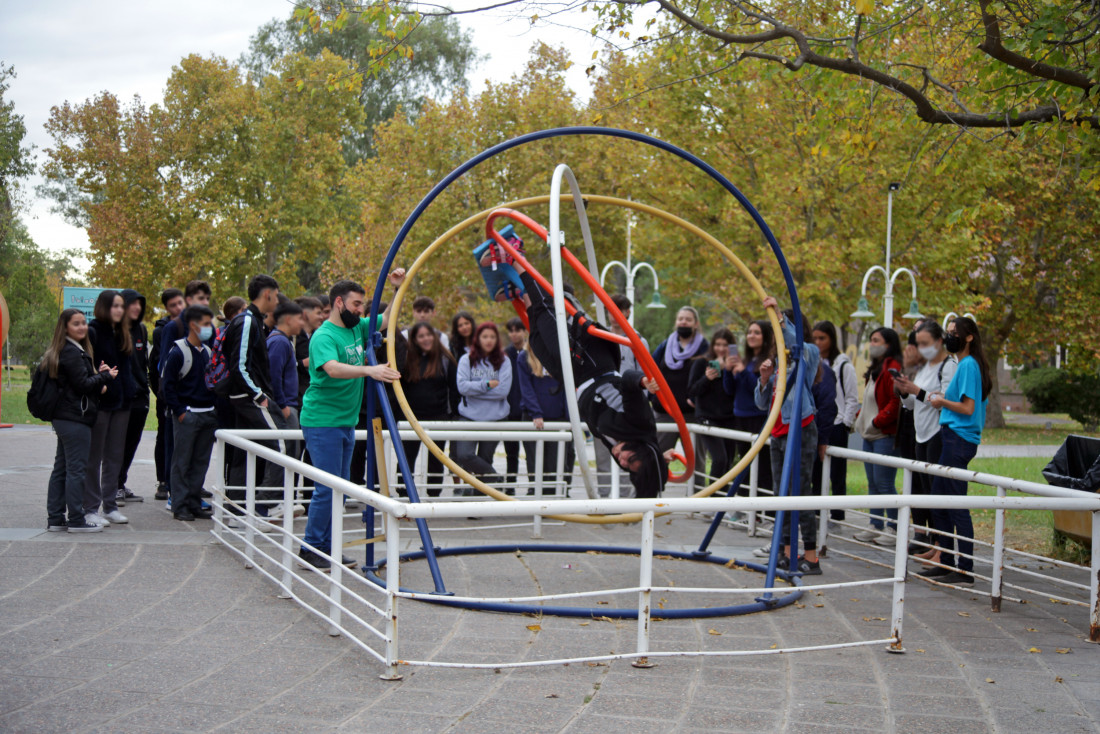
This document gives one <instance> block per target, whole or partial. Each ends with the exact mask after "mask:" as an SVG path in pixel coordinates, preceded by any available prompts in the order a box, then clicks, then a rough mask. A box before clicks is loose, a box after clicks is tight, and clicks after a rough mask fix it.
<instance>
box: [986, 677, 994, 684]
mask: <svg viewBox="0 0 1100 734" xmlns="http://www.w3.org/2000/svg"><path fill="white" fill-rule="evenodd" d="M985 682H986V683H996V682H997V681H995V680H993V679H992V678H986V679H985Z"/></svg>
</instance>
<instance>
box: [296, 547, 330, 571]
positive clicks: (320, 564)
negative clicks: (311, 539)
mask: <svg viewBox="0 0 1100 734" xmlns="http://www.w3.org/2000/svg"><path fill="white" fill-rule="evenodd" d="M298 565H300V566H301V567H302V568H315V569H317V570H318V571H329V570H331V569H332V564H331V563H329V562H328V560H327V559H325V558H322V557H321V556H319V555H317V554H316V553H314V552H313V551H311V550H307V549H306V548H302V549H301V550H299V551H298Z"/></svg>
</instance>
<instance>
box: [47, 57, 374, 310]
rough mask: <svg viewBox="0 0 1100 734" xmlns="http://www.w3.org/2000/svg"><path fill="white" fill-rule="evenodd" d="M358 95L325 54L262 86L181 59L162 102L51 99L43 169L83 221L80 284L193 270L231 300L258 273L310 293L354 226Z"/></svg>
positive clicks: (147, 288) (182, 275)
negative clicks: (349, 159) (350, 145)
mask: <svg viewBox="0 0 1100 734" xmlns="http://www.w3.org/2000/svg"><path fill="white" fill-rule="evenodd" d="M359 91H360V90H359V77H358V75H357V74H356V73H354V69H352V68H351V67H350V66H349V64H348V63H347V62H346V61H345V60H343V59H341V58H340V57H338V56H334V55H333V54H331V53H329V52H327V51H325V52H322V54H321V55H320V56H319V57H318V58H307V57H305V56H303V55H300V54H299V55H292V56H287V57H284V58H283V59H280V60H279V61H278V62H277V63H276V65H275V67H274V68H273V70H272V73H271V74H269V75H268V76H266V77H264V78H263V79H262V80H259V82H256V81H254V80H252V79H249V78H247V77H246V76H245V75H244V73H243V72H242V71H241V70H240V69H239V68H238V67H237V66H235V65H234V64H231V63H229V62H227V61H225V60H224V59H220V58H216V57H215V58H202V57H199V56H188V57H187V58H185V59H183V60H182V61H181V62H180V64H179V66H177V67H175V68H174V69H173V71H172V75H171V76H170V77H169V79H168V83H167V87H166V89H165V95H164V102H163V104H154V105H151V106H149V107H146V106H145V105H144V104H143V103H142V102H141V100H140V99H137V98H135V100H134V101H133V102H131V103H130V104H129V105H122V104H121V103H120V102H119V100H118V99H117V98H116V97H115V96H114V95H112V94H110V93H107V92H104V93H102V94H100V95H99V96H97V97H96V98H94V99H91V100H88V101H86V102H84V103H82V104H76V105H73V104H70V103H67V102H66V103H65V104H63V105H61V106H59V107H55V108H54V109H53V111H52V114H51V117H50V120H49V122H48V123H47V130H48V132H49V133H50V135H51V136H52V138H53V141H54V145H53V147H51V148H50V149H48V150H47V151H46V152H47V156H48V160H47V162H46V165H45V168H44V172H45V175H46V177H47V179H48V180H51V181H53V182H54V183H55V184H57V185H58V186H57V189H56V190H57V191H60V192H61V193H62V194H64V197H63V201H61V202H59V203H62V204H65V205H67V206H70V207H72V206H73V205H74V199H75V206H76V207H78V208H79V211H80V213H81V215H82V216H83V217H86V218H87V231H88V237H89V239H90V240H91V251H90V252H89V258H90V259H91V261H92V268H91V272H90V277H91V279H92V280H93V281H95V282H111V283H125V284H127V285H129V286H131V287H134V288H137V289H139V290H141V291H142V292H146V293H156V292H159V291H160V290H161V289H162V288H164V287H165V285H166V284H168V283H183V282H186V281H188V280H191V279H194V278H203V279H206V280H209V281H210V282H211V284H212V285H213V286H214V289H215V292H216V293H219V294H225V295H229V294H235V293H239V292H240V291H241V290H242V289H243V288H244V285H245V283H246V281H247V279H248V278H249V277H250V276H251V275H254V274H255V273H257V272H267V273H271V274H274V275H275V276H276V277H277V278H278V279H279V280H280V281H281V282H282V283H283V284H284V285H285V288H286V289H287V290H288V291H291V292H295V291H301V290H307V289H316V288H317V287H318V283H317V270H318V267H319V265H318V264H319V262H321V261H323V259H324V257H325V253H326V252H327V251H328V248H329V245H330V243H331V242H333V241H334V240H336V239H338V238H339V237H340V236H341V235H342V234H343V233H344V232H345V230H346V228H347V227H348V226H349V222H351V221H353V216H354V215H353V212H354V209H353V208H352V206H351V202H350V200H349V199H348V198H347V196H346V192H345V187H344V176H345V172H346V168H347V165H346V163H345V161H344V157H343V154H342V142H343V141H344V140H345V139H346V138H347V137H348V136H349V135H354V134H356V133H357V132H358V130H359V129H360V125H361V123H362V108H361V107H360V105H359V96H358V95H359ZM74 192H75V194H76V196H75V197H74V196H72V194H73V193H74Z"/></svg>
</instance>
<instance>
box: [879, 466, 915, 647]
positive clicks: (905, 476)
mask: <svg viewBox="0 0 1100 734" xmlns="http://www.w3.org/2000/svg"><path fill="white" fill-rule="evenodd" d="M912 491H913V472H912V470H911V469H903V470H902V474H901V494H902V496H904V497H908V496H910V494H912ZM911 511H912V508H910V507H909V505H908V503H906V504H902V505H901V506H900V507H898V523H897V535H895V536H894V602H893V609H892V612H891V619H890V630H891V632H892V633H893V635H892V636H893V638H894V641H893V642H891V643H890V644H889V645H888V646H887V647H886V651H887V652H894V653H903V652H905V648H904V647H903V646H902V637H901V635H902V622H903V621H904V619H905V575H906V573H907V572H908V566H907V564H908V562H909V515H910V512H911ZM886 517H887V516H886V515H885V514H884V520H885V519H886Z"/></svg>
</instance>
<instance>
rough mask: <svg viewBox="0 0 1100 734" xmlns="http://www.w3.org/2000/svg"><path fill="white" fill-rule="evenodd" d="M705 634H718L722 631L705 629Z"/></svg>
mask: <svg viewBox="0 0 1100 734" xmlns="http://www.w3.org/2000/svg"><path fill="white" fill-rule="evenodd" d="M707 634H708V635H720V634H722V633H721V632H719V631H718V630H707Z"/></svg>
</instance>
